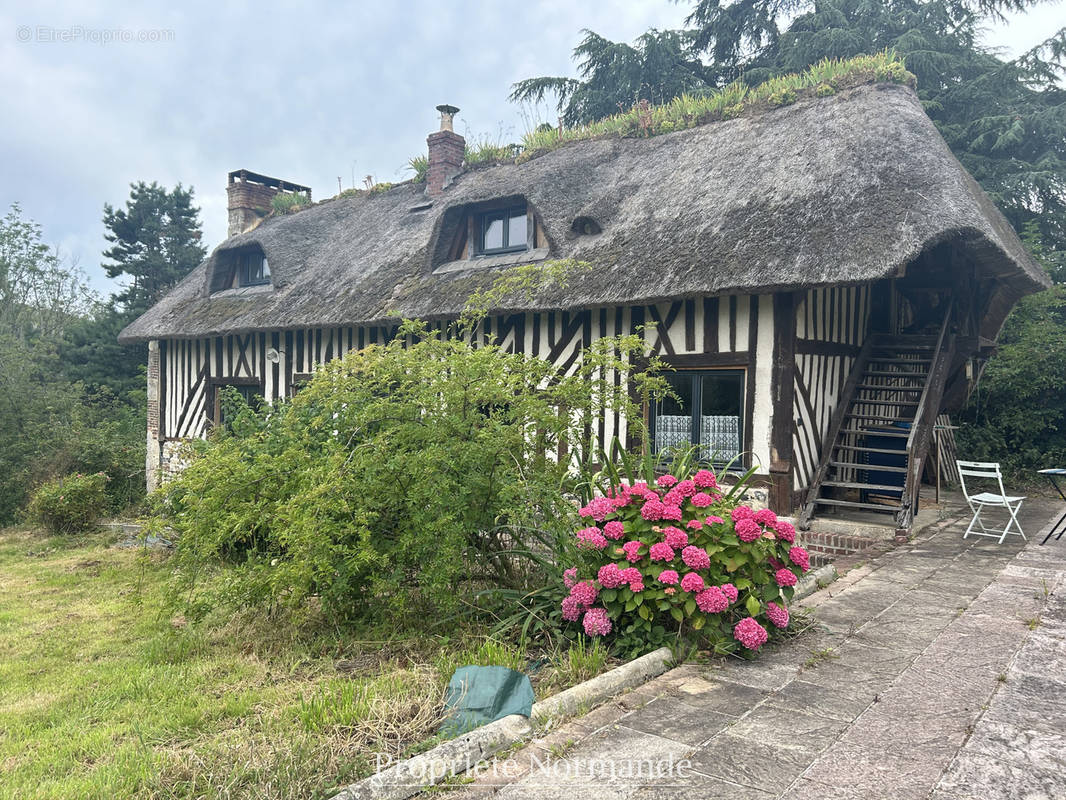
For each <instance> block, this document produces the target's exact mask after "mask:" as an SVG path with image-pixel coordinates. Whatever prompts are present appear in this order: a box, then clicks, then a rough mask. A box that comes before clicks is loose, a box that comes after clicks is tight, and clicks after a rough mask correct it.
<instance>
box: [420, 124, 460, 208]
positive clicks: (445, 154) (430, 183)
mask: <svg viewBox="0 0 1066 800" xmlns="http://www.w3.org/2000/svg"><path fill="white" fill-rule="evenodd" d="M437 111H439V112H440V130H439V131H437V132H436V133H431V134H430V135H429V136H428V137H426V144H428V145H429V168H428V169H427V170H426V194H427V195H429V196H430V197H437V196H438V195H440V194H441V193H442V192H443V191H444V190H445V189H446V188H447V187H448V184H450V183H451V182H452V179H453V178H454V177H455V176H456V175H458V174H459V173H460V172H461V171H462V169H463V159H464V158H465V157H466V139H464V138H463V137H462V136H460V135H459V134H457V133H456V132H455V131H454V130H453V129H452V119H453V118H454V117H455V115H456V114H458V113H459V109H458V108H456V107H455V106H449V105H441V106H437Z"/></svg>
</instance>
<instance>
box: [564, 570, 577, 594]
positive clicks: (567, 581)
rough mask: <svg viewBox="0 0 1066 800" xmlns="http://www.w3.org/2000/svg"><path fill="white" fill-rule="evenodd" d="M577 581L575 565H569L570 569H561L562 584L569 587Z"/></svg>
mask: <svg viewBox="0 0 1066 800" xmlns="http://www.w3.org/2000/svg"><path fill="white" fill-rule="evenodd" d="M575 583H577V567H570V569H564V570H563V585H564V586H565V587H566V588H567V589H569V588H570V587H571V586H573V585H574V584H575Z"/></svg>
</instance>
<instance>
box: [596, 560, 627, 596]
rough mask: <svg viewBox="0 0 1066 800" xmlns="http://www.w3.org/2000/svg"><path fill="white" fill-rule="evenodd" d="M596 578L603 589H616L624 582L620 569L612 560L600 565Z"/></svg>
mask: <svg viewBox="0 0 1066 800" xmlns="http://www.w3.org/2000/svg"><path fill="white" fill-rule="evenodd" d="M596 580H598V581H599V582H600V585H601V586H602V587H603V588H604V589H617V588H618V587H619V586H621V585H622V584H623V583H625V582H626V580H625V578H624V577H622V570H620V569H619V568H618V565H617V564H615V563H614V562H613V561H612V562H611V563H610V564H604V565H603V566H602V567H600V570H599V572H597V573H596Z"/></svg>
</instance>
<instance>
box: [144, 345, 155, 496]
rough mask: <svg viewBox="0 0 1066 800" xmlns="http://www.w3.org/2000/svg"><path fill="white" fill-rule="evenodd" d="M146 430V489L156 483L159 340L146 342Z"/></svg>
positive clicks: (153, 486)
mask: <svg viewBox="0 0 1066 800" xmlns="http://www.w3.org/2000/svg"><path fill="white" fill-rule="evenodd" d="M147 391H148V431H147V441H146V445H147V448H146V453H145V459H144V474H145V481H146V482H147V486H148V491H152V490H153V489H155V488H156V486H157V485H158V472H159V342H157V341H155V340H153V341H151V342H149V343H148V388H147Z"/></svg>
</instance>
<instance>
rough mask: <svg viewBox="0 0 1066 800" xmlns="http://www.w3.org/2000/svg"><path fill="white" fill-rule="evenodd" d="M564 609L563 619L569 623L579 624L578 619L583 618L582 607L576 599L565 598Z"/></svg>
mask: <svg viewBox="0 0 1066 800" xmlns="http://www.w3.org/2000/svg"><path fill="white" fill-rule="evenodd" d="M562 608H563V619H565V620H566V621H567V622H577V618H578V617H579V616H581V606H580V605H579V604H578V602H577V599H576V598H574V597H564V598H563V602H562Z"/></svg>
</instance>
